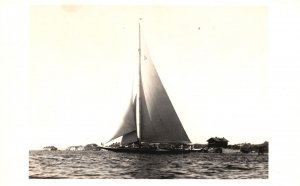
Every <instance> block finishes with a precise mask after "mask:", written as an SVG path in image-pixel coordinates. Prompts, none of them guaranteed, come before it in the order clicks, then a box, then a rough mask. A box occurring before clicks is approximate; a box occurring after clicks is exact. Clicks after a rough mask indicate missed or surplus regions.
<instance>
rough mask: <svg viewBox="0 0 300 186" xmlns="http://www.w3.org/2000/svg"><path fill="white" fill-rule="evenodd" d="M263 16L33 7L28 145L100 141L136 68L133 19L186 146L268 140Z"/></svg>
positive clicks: (257, 11)
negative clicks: (213, 140) (218, 139)
mask: <svg viewBox="0 0 300 186" xmlns="http://www.w3.org/2000/svg"><path fill="white" fill-rule="evenodd" d="M267 10H268V9H267V8H265V7H255V6H249V7H241V6H232V7H231V6H144V7H143V6H31V7H30V12H29V13H30V17H29V29H30V30H29V35H30V37H29V66H28V72H29V73H28V74H29V103H30V111H29V118H30V119H29V123H30V127H29V128H30V134H31V135H30V139H29V146H30V148H32V149H39V148H42V147H43V146H46V145H54V146H57V147H60V148H64V147H67V146H69V145H85V144H87V143H98V144H100V142H105V141H107V140H108V139H109V138H110V137H112V135H113V134H114V132H115V130H116V129H117V128H118V126H119V124H120V123H119V122H120V119H121V118H122V114H123V112H124V111H125V108H126V106H127V102H128V99H129V98H130V93H131V86H132V80H133V77H134V72H135V71H134V70H135V69H136V65H137V63H138V51H137V49H138V20H139V18H140V17H142V18H143V23H142V29H143V35H144V38H145V41H146V42H147V45H148V48H149V52H150V55H151V58H152V60H153V63H154V65H155V66H156V69H157V71H158V73H159V75H160V77H161V80H162V82H163V84H164V86H165V88H166V90H167V92H168V94H169V96H170V99H171V101H172V103H173V105H174V107H175V110H176V111H177V113H178V115H179V118H180V120H181V122H182V124H183V126H184V128H185V130H186V132H187V134H188V136H189V137H190V139H191V141H192V142H198V143H206V140H207V139H208V138H209V137H214V136H218V137H225V138H227V139H228V140H229V143H230V144H234V143H242V142H251V143H262V142H264V141H265V140H269V133H268V129H269V125H268V124H269V123H268V120H269V117H270V114H269V110H270V108H271V101H270V99H269V96H270V95H269V94H270V82H269V81H270V80H269V67H268V62H267V61H268V60H267V59H268V51H269V49H268V22H267V18H268V11H267Z"/></svg>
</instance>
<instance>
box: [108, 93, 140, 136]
mask: <svg viewBox="0 0 300 186" xmlns="http://www.w3.org/2000/svg"><path fill="white" fill-rule="evenodd" d="M135 114H136V97H135V99H134V101H132V99H130V103H129V105H128V108H127V111H126V113H125V115H124V117H123V120H122V123H121V125H120V128H119V129H118V130H117V132H116V133H115V135H114V136H113V137H112V138H111V139H110V140H109V141H112V140H114V139H116V138H118V137H121V136H125V135H126V134H130V133H131V132H133V131H136V115H135ZM131 135H132V134H131ZM136 138H137V136H136ZM109 141H108V142H109Z"/></svg>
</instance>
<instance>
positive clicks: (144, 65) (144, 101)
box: [140, 42, 191, 143]
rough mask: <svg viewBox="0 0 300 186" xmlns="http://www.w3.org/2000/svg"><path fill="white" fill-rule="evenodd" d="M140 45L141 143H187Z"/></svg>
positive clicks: (145, 52) (167, 98) (165, 93)
mask: <svg viewBox="0 0 300 186" xmlns="http://www.w3.org/2000/svg"><path fill="white" fill-rule="evenodd" d="M143 43H144V42H143ZM142 46H143V48H142V50H141V51H142V56H141V65H140V66H141V73H140V74H141V84H142V85H141V87H140V88H141V95H140V96H141V103H140V104H141V124H140V125H141V141H145V142H160V143H191V142H190V139H189V137H188V136H187V134H186V132H185V130H184V128H183V126H182V124H181V122H180V120H179V118H178V116H177V114H176V111H175V109H174V107H173V105H172V103H171V101H170V99H169V97H168V94H167V92H166V90H165V88H164V86H163V84H162V82H161V80H160V78H159V76H158V73H157V71H156V69H155V67H154V65H153V63H152V60H151V58H150V55H149V52H148V51H147V48H146V47H145V46H146V45H145V43H144V44H143V45H142Z"/></svg>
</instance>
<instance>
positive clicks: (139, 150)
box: [102, 147, 199, 154]
mask: <svg viewBox="0 0 300 186" xmlns="http://www.w3.org/2000/svg"><path fill="white" fill-rule="evenodd" d="M102 149H105V150H109V151H113V152H123V153H138V154H186V153H191V152H199V150H183V149H172V150H171V149H169V150H165V149H146V148H110V147H102Z"/></svg>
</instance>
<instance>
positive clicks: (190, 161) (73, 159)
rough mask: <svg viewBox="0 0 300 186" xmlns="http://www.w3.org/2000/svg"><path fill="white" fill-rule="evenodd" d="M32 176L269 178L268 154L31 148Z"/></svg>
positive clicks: (30, 173)
mask: <svg viewBox="0 0 300 186" xmlns="http://www.w3.org/2000/svg"><path fill="white" fill-rule="evenodd" d="M29 177H30V178H85V179H86V178H88V179H91V178H98V179H99V178H154V179H157V178H168V179H171V178H200V179H248V178H262V179H266V178H268V155H260V156H257V155H256V154H211V153H190V154H183V155H182V154H177V155H166V154H161V155H155V154H154V155H153V154H152V155H151V154H126V153H115V152H109V151H30V152H29Z"/></svg>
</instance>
